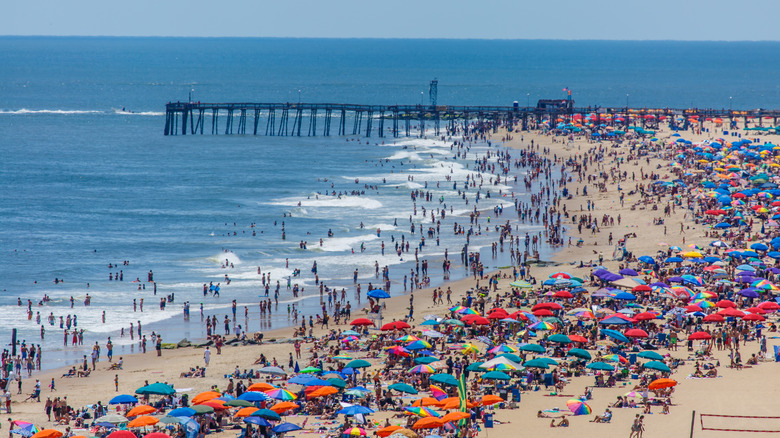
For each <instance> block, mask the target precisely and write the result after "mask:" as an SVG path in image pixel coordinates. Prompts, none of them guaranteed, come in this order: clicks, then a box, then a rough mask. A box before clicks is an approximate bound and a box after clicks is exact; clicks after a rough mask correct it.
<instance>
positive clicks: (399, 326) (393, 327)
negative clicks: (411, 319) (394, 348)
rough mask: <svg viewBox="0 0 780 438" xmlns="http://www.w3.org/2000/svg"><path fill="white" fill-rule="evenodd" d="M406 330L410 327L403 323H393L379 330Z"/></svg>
mask: <svg viewBox="0 0 780 438" xmlns="http://www.w3.org/2000/svg"><path fill="white" fill-rule="evenodd" d="M408 328H411V326H410V325H409V324H408V323H407V322H405V321H393V322H388V323H387V324H385V325H383V326H382V327H381V328H380V330H382V331H390V330H401V329H408Z"/></svg>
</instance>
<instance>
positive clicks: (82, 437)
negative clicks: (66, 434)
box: [70, 435, 87, 438]
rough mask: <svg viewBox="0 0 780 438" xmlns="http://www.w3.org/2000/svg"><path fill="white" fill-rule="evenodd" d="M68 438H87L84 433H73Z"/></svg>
mask: <svg viewBox="0 0 780 438" xmlns="http://www.w3.org/2000/svg"><path fill="white" fill-rule="evenodd" d="M70 438H87V437H86V436H85V435H73V436H71V437H70Z"/></svg>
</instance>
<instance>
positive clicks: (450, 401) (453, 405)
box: [441, 397, 477, 409]
mask: <svg viewBox="0 0 780 438" xmlns="http://www.w3.org/2000/svg"><path fill="white" fill-rule="evenodd" d="M476 406H477V405H476V403H474V402H472V401H471V400H466V407H467V408H473V407H476ZM441 408H442V409H460V399H459V398H458V397H448V398H445V399H444V400H442V405H441Z"/></svg>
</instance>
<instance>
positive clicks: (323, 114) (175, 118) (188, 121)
mask: <svg viewBox="0 0 780 438" xmlns="http://www.w3.org/2000/svg"><path fill="white" fill-rule="evenodd" d="M588 114H592V115H595V116H591V121H593V120H594V117H595V120H596V121H598V122H599V124H604V125H606V126H612V127H615V128H618V127H624V128H628V127H629V126H631V125H632V124H633V126H637V127H638V126H641V127H642V128H649V129H653V128H657V127H658V126H659V124H661V123H664V124H668V125H669V126H670V127H672V128H675V127H680V128H686V127H687V126H689V124H696V123H700V124H703V123H704V121H705V120H715V119H720V120H722V123H724V124H730V123H731V122H732V121H739V120H742V121H744V123H745V125H744V126H747V123H748V121H749V120H750V121H751V122H752V120H753V119H757V121H755V125H757V126H762V123H763V121H764V120H772V122H773V123H772V126H777V120H778V118H780V111H777V110H762V109H757V110H750V111H742V110H726V109H721V110H718V109H670V108H660V109H653V108H628V107H617V108H603V107H583V108H576V107H574V105H573V101H571V99H569V100H540V101H539V103H538V104H537V106H536V107H521V106H518V104H517V103H516V102H515V104H514V105H512V106H449V105H445V106H442V105H359V104H347V103H201V102H170V103H168V104H167V105H166V106H165V130H164V134H165V135H187V134H204V132H209V133H211V134H213V135H217V134H220V133H224V134H227V135H230V134H238V135H246V134H247V133H249V134H252V135H266V136H299V137H300V136H302V135H306V136H317V135H323V136H330V135H331V134H332V133H333V134H336V135H339V136H343V135H365V136H366V137H371V136H372V135H374V134H376V135H377V136H378V137H386V136H391V137H401V136H406V137H410V136H412V135H416V136H423V135H424V134H425V133H426V125H427V126H428V129H429V130H430V129H432V130H433V132H434V133H435V135H437V136H438V135H442V128H445V129H447V132H455V131H456V130H459V131H460V132H463V133H469V132H471V131H472V130H474V129H476V128H475V127H477V126H478V127H479V129H486V128H487V129H493V130H496V129H498V127H499V126H502V125H510V126H520V127H521V129H523V130H528V129H533V128H535V127H537V126H540V124H541V123H542V122H543V121H545V120H549V121H551V122H552V123H551V125H552V126H555V125H556V124H557V123H568V122H572V121H573V120H575V119H576V117H578V116H577V115H588ZM575 116H576V117H575ZM221 119H224V121H223V122H222V121H221ZM334 122H335V125H336V126H333V123H334ZM412 123H415V125H416V126H414V129H413V125H412ZM207 124H208V125H210V128H211V129H207V128H205V126H206V125H207ZM429 132H430V131H429Z"/></svg>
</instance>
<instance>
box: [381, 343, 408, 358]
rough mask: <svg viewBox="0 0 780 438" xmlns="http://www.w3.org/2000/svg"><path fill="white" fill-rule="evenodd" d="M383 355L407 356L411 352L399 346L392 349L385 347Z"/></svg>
mask: <svg viewBox="0 0 780 438" xmlns="http://www.w3.org/2000/svg"><path fill="white" fill-rule="evenodd" d="M385 353H387V354H395V355H398V356H409V354H410V353H411V352H410V351H409V350H407V349H406V348H404V347H401V346H400V345H394V346H392V347H385Z"/></svg>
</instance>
